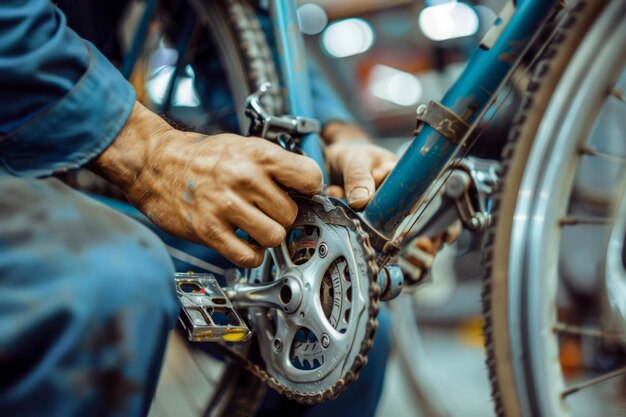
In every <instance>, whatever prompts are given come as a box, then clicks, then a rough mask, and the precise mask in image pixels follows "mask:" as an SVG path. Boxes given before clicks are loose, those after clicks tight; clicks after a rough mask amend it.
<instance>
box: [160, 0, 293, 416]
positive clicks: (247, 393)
mask: <svg viewBox="0 0 626 417" xmlns="http://www.w3.org/2000/svg"><path fill="white" fill-rule="evenodd" d="M188 3H189V5H190V6H191V7H192V9H193V11H194V12H195V13H196V14H197V15H198V17H199V19H200V22H201V24H202V25H203V30H204V31H206V33H207V34H208V36H209V38H210V39H211V41H212V43H213V46H214V48H215V50H216V52H217V54H218V56H219V59H220V61H221V64H222V66H223V69H224V71H225V73H226V78H227V81H228V86H229V89H230V93H231V96H232V100H233V104H234V107H235V109H236V110H237V120H238V124H239V133H241V134H244V135H245V134H246V133H247V127H248V119H247V118H246V116H245V114H244V110H245V103H246V98H247V97H248V96H249V95H250V94H251V93H253V92H255V91H257V90H258V89H259V88H260V86H261V85H262V84H264V83H265V82H268V81H269V82H271V83H272V87H271V88H270V90H269V92H268V94H266V95H265V96H263V98H262V103H263V105H264V106H265V108H266V109H267V110H268V111H269V112H270V113H273V114H283V113H284V110H285V109H284V100H283V98H282V96H281V89H280V83H279V76H278V73H277V70H276V65H275V63H274V60H273V57H272V53H271V49H270V47H269V45H268V41H267V39H266V37H265V33H264V32H263V30H262V27H261V25H260V23H259V21H258V18H257V15H256V11H255V10H254V8H253V6H252V5H251V3H250V2H249V1H247V0H224V1H199V0H188ZM174 337H176V336H174ZM244 349H246V352H249V351H250V344H249V343H248V344H247V345H246V347H244ZM181 350H184V349H181V348H179V353H180V351H181ZM186 350H187V352H186V353H183V354H184V355H189V357H192V358H194V357H195V359H194V361H206V362H212V366H217V365H216V363H215V360H211V359H210V358H209V357H207V356H206V355H201V356H198V352H197V351H195V349H194V348H193V347H191V346H187V349H186ZM195 364H196V366H197V367H198V368H201V367H202V364H198V362H195ZM165 366H166V367H167V366H168V364H167V363H166V365H165ZM174 366H175V365H174ZM165 372H167V370H166V371H165ZM207 382H208V383H209V384H208V385H207V386H206V387H205V389H212V390H213V392H212V394H211V395H209V398H208V402H207V404H206V407H205V408H204V410H203V411H202V415H204V416H206V417H223V416H224V417H225V416H228V417H247V416H252V415H254V414H255V413H256V411H257V410H258V408H259V407H260V404H261V401H262V399H263V395H264V393H265V391H266V387H265V385H264V384H263V383H262V382H261V381H260V380H259V379H257V378H255V377H253V376H251V375H250V374H249V373H248V372H247V371H246V370H245V369H244V367H243V366H242V365H241V364H239V363H238V362H236V361H234V360H231V359H228V358H227V359H226V360H225V362H224V369H223V371H222V372H221V376H220V377H218V379H217V380H216V381H214V383H213V384H211V382H212V381H208V378H207ZM184 390H185V387H182V388H181V389H180V391H184ZM191 390H198V387H197V386H196V387H192V388H191ZM158 395H159V392H158V391H157V396H158ZM169 395H172V394H171V393H170V394H169ZM180 395H181V396H182V397H189V393H185V392H181V393H180ZM160 414H162V413H159V412H158V411H155V412H153V415H160ZM177 415H178V414H177Z"/></svg>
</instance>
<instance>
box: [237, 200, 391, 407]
mask: <svg viewBox="0 0 626 417" xmlns="http://www.w3.org/2000/svg"><path fill="white" fill-rule="evenodd" d="M294 199H295V200H296V202H297V203H298V206H299V210H298V217H297V219H296V221H295V222H294V224H293V225H292V226H291V227H290V228H289V231H288V234H287V239H286V241H285V242H284V243H283V244H282V245H281V246H279V247H276V248H273V249H269V250H268V252H267V255H266V258H265V261H264V262H263V264H262V266H261V267H259V268H257V269H254V270H251V271H249V276H248V283H249V285H252V286H255V285H268V284H269V285H272V284H274V283H276V282H278V283H282V282H284V280H285V279H288V280H291V281H292V282H294V283H297V286H295V287H294V288H301V289H302V290H303V293H302V297H301V302H300V303H299V304H298V306H297V307H296V308H295V309H293V310H289V311H286V310H284V309H276V308H262V307H254V308H252V307H251V308H250V309H249V319H250V321H251V322H252V324H253V328H254V329H256V330H257V331H256V335H257V337H258V339H259V347H260V350H261V357H262V359H263V361H264V363H265V366H266V369H267V372H268V374H269V375H270V376H271V377H273V378H275V379H276V381H277V383H278V384H280V386H282V387H285V388H287V389H288V390H289V391H290V392H291V393H292V395H293V394H294V393H297V394H298V397H296V399H299V400H300V401H305V402H309V401H308V400H307V399H306V398H311V399H313V398H315V396H319V395H320V393H324V394H323V396H327V395H330V396H334V395H336V393H338V392H339V390H340V389H342V387H343V386H344V385H345V384H346V383H347V382H349V381H350V380H351V379H353V377H354V376H355V372H354V369H355V365H356V368H360V367H361V366H362V365H363V363H364V357H363V353H364V352H363V348H364V346H365V347H366V350H368V349H369V348H368V347H367V345H368V344H367V343H365V342H364V340H367V339H368V338H369V337H371V336H372V334H373V327H372V326H373V325H372V323H373V322H372V317H371V313H372V312H373V311H376V312H377V306H376V305H374V306H373V307H374V309H372V308H371V307H372V305H371V304H370V303H371V296H372V294H373V293H372V292H371V291H372V275H373V259H374V254H373V251H372V250H371V248H370V247H369V246H368V245H367V243H366V242H367V235H366V234H365V233H364V232H362V230H361V232H360V233H359V232H358V231H357V229H356V228H355V227H353V226H352V225H353V224H354V223H353V220H352V219H350V218H349V217H348V216H347V215H346V214H345V213H344V211H343V210H342V208H341V207H337V206H336V205H335V204H333V203H332V202H331V200H329V199H327V198H326V197H321V196H315V197H313V198H304V197H303V198H294ZM279 285H282V284H279ZM375 288H377V286H376V287H375ZM376 294H378V293H377V292H376ZM374 327H375V326H374Z"/></svg>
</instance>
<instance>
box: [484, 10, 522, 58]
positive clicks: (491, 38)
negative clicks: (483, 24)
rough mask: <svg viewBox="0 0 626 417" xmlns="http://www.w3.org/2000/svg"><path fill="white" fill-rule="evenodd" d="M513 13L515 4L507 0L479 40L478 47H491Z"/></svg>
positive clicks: (487, 48)
mask: <svg viewBox="0 0 626 417" xmlns="http://www.w3.org/2000/svg"><path fill="white" fill-rule="evenodd" d="M514 14H515V4H514V3H513V0H508V1H507V2H506V4H505V5H504V8H503V9H502V11H501V12H500V15H499V16H498V18H497V19H496V21H495V22H494V24H493V26H492V27H491V29H489V31H488V32H487V33H486V34H485V36H484V37H483V39H482V40H481V41H480V47H481V48H482V49H486V50H489V49H491V48H493V46H494V45H495V44H496V42H497V41H498V39H499V38H500V35H502V32H504V29H506V27H507V25H508V24H509V22H510V21H511V18H512V17H513V15H514Z"/></svg>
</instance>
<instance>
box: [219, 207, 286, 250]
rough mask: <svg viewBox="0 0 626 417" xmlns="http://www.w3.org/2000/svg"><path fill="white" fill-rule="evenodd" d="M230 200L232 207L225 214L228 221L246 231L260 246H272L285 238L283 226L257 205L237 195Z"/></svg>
mask: <svg viewBox="0 0 626 417" xmlns="http://www.w3.org/2000/svg"><path fill="white" fill-rule="evenodd" d="M230 201H232V207H233V209H231V210H229V213H228V214H227V216H228V217H227V218H228V221H230V222H231V223H232V224H233V226H235V227H237V228H239V229H241V230H243V231H244V232H246V233H247V234H248V235H249V236H250V237H251V238H252V239H254V240H255V241H257V242H258V243H259V244H260V245H261V246H263V247H265V248H272V247H274V246H278V245H280V244H281V243H282V241H284V240H285V236H286V232H285V228H284V227H283V226H281V225H280V224H278V223H277V222H276V221H275V220H273V219H272V218H270V217H269V216H268V215H267V214H265V213H264V212H262V211H261V210H260V209H259V208H258V207H256V206H254V205H252V204H251V203H249V202H247V201H244V200H243V199H240V198H239V197H237V196H232V197H231V198H230Z"/></svg>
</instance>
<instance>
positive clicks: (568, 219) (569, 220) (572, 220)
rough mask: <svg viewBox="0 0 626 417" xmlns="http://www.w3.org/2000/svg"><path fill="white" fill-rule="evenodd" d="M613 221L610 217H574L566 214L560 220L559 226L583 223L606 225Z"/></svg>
mask: <svg viewBox="0 0 626 417" xmlns="http://www.w3.org/2000/svg"><path fill="white" fill-rule="evenodd" d="M609 221H611V219H610V218H608V217H578V216H577V217H574V216H565V217H561V219H560V220H559V226H577V225H581V224H590V225H604V224H607V223H608V222H609Z"/></svg>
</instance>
